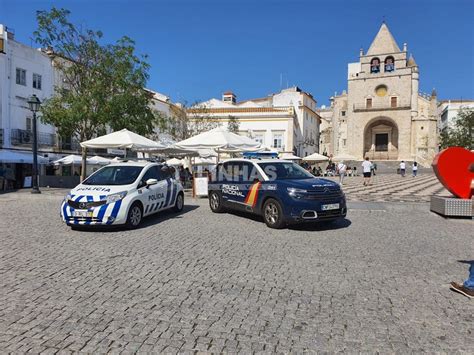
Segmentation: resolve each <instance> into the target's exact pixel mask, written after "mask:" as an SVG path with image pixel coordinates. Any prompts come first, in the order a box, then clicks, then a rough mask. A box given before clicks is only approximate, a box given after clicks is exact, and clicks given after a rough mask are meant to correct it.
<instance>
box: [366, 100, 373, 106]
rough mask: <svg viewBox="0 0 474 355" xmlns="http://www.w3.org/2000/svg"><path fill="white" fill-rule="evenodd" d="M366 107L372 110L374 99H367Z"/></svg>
mask: <svg viewBox="0 0 474 355" xmlns="http://www.w3.org/2000/svg"><path fill="white" fill-rule="evenodd" d="M365 107H366V108H372V99H365Z"/></svg>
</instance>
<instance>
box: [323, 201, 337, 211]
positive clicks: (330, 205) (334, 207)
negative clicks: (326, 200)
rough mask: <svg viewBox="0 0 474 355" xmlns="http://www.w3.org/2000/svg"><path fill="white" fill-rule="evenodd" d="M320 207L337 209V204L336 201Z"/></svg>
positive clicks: (325, 209) (326, 209) (327, 209)
mask: <svg viewBox="0 0 474 355" xmlns="http://www.w3.org/2000/svg"><path fill="white" fill-rule="evenodd" d="M321 209H322V210H323V211H329V210H337V209H339V204H338V203H331V204H329V205H322V206H321Z"/></svg>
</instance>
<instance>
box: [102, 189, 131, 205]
mask: <svg viewBox="0 0 474 355" xmlns="http://www.w3.org/2000/svg"><path fill="white" fill-rule="evenodd" d="M126 195H127V191H122V192H117V193H116V194H111V195H109V196H107V197H106V200H105V201H106V203H112V202H117V201H120V200H121V199H123V198H124V197H125V196H126Z"/></svg>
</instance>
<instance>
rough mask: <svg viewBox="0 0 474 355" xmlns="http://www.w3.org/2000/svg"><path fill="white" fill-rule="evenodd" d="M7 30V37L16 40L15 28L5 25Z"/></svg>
mask: <svg viewBox="0 0 474 355" xmlns="http://www.w3.org/2000/svg"><path fill="white" fill-rule="evenodd" d="M5 32H6V33H7V39H9V40H14V39H15V30H14V29H13V28H9V27H8V26H5Z"/></svg>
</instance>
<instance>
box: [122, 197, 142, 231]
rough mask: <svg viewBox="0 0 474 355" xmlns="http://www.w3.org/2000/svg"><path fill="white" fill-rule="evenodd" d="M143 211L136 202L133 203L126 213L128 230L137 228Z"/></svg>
mask: <svg viewBox="0 0 474 355" xmlns="http://www.w3.org/2000/svg"><path fill="white" fill-rule="evenodd" d="M142 218H143V211H142V206H140V204H139V203H138V202H135V203H134V204H133V205H132V206H131V207H130V210H129V211H128V215H127V223H126V224H127V227H128V228H130V229H135V228H137V227H138V226H139V225H140V223H141V222H142Z"/></svg>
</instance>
